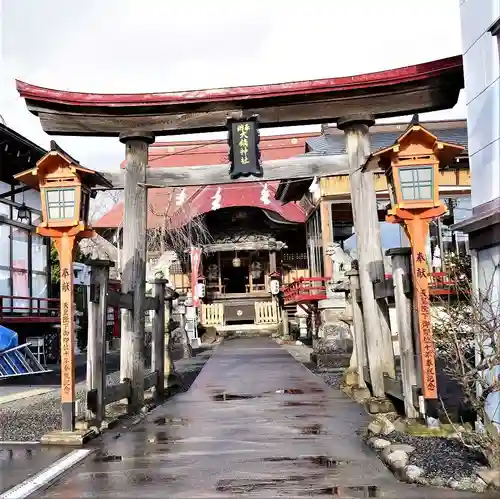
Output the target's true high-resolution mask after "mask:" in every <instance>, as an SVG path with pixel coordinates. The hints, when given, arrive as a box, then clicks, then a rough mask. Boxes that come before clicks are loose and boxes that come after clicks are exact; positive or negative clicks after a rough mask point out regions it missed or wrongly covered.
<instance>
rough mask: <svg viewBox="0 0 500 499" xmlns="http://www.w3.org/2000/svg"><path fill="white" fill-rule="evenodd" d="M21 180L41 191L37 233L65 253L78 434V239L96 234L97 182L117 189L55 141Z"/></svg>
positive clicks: (64, 309)
mask: <svg viewBox="0 0 500 499" xmlns="http://www.w3.org/2000/svg"><path fill="white" fill-rule="evenodd" d="M15 178H16V179H17V180H19V181H20V182H22V183H23V184H26V185H27V186H28V187H31V188H32V189H36V190H39V191H40V195H41V204H42V222H41V223H40V225H39V226H38V227H37V233H38V234H40V235H41V236H44V237H50V238H51V239H52V240H53V241H54V244H55V246H56V248H57V252H58V253H59V265H60V285H61V316H60V319H61V329H60V335H61V338H60V341H61V412H62V430H63V431H69V432H72V431H74V429H75V365H74V360H75V355H74V352H75V325H74V315H75V314H74V313H75V310H74V294H73V260H74V256H75V252H76V248H77V245H76V243H77V242H78V241H79V240H80V239H83V238H89V237H93V236H94V235H95V233H94V231H93V230H92V228H91V227H90V226H89V223H88V217H89V205H90V198H91V196H92V192H91V188H92V187H94V186H96V185H101V186H104V187H107V188H112V185H111V184H110V183H109V182H108V181H107V180H106V179H105V178H104V177H102V176H101V175H100V174H99V173H97V172H95V171H93V170H89V169H87V168H83V167H82V166H81V165H80V164H79V163H78V161H76V160H75V159H73V158H72V157H71V156H69V155H68V154H67V153H66V152H64V151H63V150H62V149H61V148H59V146H58V145H57V144H56V143H55V142H54V141H51V143H50V151H49V152H48V153H47V154H46V155H45V156H43V158H41V159H40V160H39V161H38V162H37V164H36V167H35V168H32V169H30V170H26V171H24V172H21V173H19V174H17V175H15Z"/></svg>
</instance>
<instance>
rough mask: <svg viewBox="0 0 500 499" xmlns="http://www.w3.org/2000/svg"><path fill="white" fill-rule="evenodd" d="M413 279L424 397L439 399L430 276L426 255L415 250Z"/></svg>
mask: <svg viewBox="0 0 500 499" xmlns="http://www.w3.org/2000/svg"><path fill="white" fill-rule="evenodd" d="M414 251H415V254H414V256H413V264H414V271H413V274H414V275H413V278H414V280H415V284H416V286H415V289H416V302H417V303H416V304H417V310H418V321H419V332H420V357H421V367H422V377H423V379H422V383H423V387H422V388H423V392H424V397H425V398H427V399H437V382H436V352H435V348H434V341H433V339H432V322H431V304H430V299H429V275H428V266H427V260H426V258H425V254H424V253H423V252H422V251H418V249H415V250H414Z"/></svg>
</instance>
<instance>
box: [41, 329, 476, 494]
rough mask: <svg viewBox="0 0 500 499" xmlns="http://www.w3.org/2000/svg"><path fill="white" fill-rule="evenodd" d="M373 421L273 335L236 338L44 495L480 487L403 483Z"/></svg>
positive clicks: (422, 491)
mask: <svg viewBox="0 0 500 499" xmlns="http://www.w3.org/2000/svg"><path fill="white" fill-rule="evenodd" d="M282 390H291V391H292V392H293V391H297V392H296V393H281V391H282ZM223 394H225V395H223ZM365 422H366V415H364V413H363V412H362V410H361V409H360V407H359V406H358V405H357V404H355V403H354V402H352V401H350V400H349V399H347V398H346V397H345V396H344V395H343V394H342V393H341V392H339V391H337V390H334V389H332V388H330V387H328V386H327V385H325V384H324V383H323V381H322V380H321V379H319V378H318V377H316V376H315V375H314V374H312V373H311V372H310V371H309V370H308V369H306V368H305V367H304V366H303V365H302V364H300V363H299V362H297V361H296V360H295V359H294V358H293V357H292V356H291V355H290V354H289V353H288V352H287V351H286V350H284V349H283V348H281V347H280V346H279V345H277V344H276V343H275V342H274V341H272V340H271V339H267V338H256V339H234V340H228V341H226V342H225V343H223V344H222V345H221V346H220V347H219V348H218V349H217V350H216V351H215V352H214V354H213V356H212V358H211V359H210V360H209V361H208V363H207V364H206V365H205V367H204V369H203V370H202V372H201V374H200V375H199V376H198V378H197V379H196V381H195V382H194V384H193V385H192V386H191V388H190V390H189V391H188V392H186V393H184V394H180V395H178V396H176V397H174V398H173V399H171V400H169V401H167V402H166V403H165V404H163V405H162V406H160V407H158V408H157V409H155V410H154V411H153V412H152V413H151V414H150V415H149V416H148V418H147V419H146V420H145V422H144V423H141V424H137V425H136V426H135V427H132V430H131V431H129V432H126V433H123V434H121V435H120V434H118V433H117V434H115V435H114V438H113V436H111V435H108V437H109V438H106V443H102V445H101V447H100V449H98V450H96V452H94V453H93V454H91V455H90V456H89V457H88V458H87V459H86V460H85V461H84V462H83V463H82V464H81V465H80V466H78V467H77V468H75V469H73V470H72V472H70V473H69V474H68V475H66V476H64V477H63V478H62V479H61V480H60V481H59V482H58V483H56V484H54V485H53V486H52V487H51V488H49V489H48V490H46V491H45V493H44V497H50V498H55V497H63V498H67V497H99V498H105V497H131V498H132V497H133V498H141V499H142V498H147V497H158V498H159V497H168V498H169V499H173V498H189V499H195V498H226V497H232V498H234V497H266V498H271V497H319V498H321V497H325V496H326V497H327V496H330V497H394V498H396V497H399V498H400V497H403V496H404V497H405V498H410V497H415V498H416V497H418V498H425V497H439V498H440V499H443V498H446V497H471V494H467V495H466V496H463V495H462V494H457V493H455V492H453V491H446V490H430V489H422V488H417V487H412V486H408V485H405V484H399V483H398V482H397V481H396V479H395V478H394V477H393V475H392V474H391V473H390V472H389V471H388V470H387V469H386V468H385V467H384V465H383V464H382V463H381V462H380V461H379V460H378V458H377V457H376V456H375V454H374V453H373V452H372V451H371V450H369V449H368V448H367V447H366V446H365V444H364V443H363V442H362V440H361V438H360V436H358V434H357V433H356V432H357V430H358V429H359V428H360V426H361V425H363V424H364V423H365ZM337 493H338V495H337V496H336V494H337Z"/></svg>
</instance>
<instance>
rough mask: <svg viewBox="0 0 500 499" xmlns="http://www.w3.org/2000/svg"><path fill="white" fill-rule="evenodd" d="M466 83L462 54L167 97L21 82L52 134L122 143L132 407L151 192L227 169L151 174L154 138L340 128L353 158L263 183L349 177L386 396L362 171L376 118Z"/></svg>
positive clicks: (290, 168) (423, 104)
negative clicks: (245, 126)
mask: <svg viewBox="0 0 500 499" xmlns="http://www.w3.org/2000/svg"><path fill="white" fill-rule="evenodd" d="M463 83H464V82H463V69H462V57H461V56H457V57H451V58H447V59H442V60H438V61H434V62H429V63H424V64H418V65H414V66H408V67H404V68H399V69H394V70H389V71H381V72H377V73H371V74H362V75H357V76H348V77H341V78H328V79H322V80H314V81H301V82H293V83H282V84H273V85H261V86H247V87H235V88H222V89H210V90H196V91H183V92H169V93H149V94H89V93H77V92H66V91H61V90H52V89H47V88H42V87H37V86H34V85H30V84H28V83H24V82H22V81H17V89H18V91H19V93H20V95H21V97H23V98H24V99H25V100H26V104H27V106H28V109H29V110H30V111H31V112H32V113H33V114H35V115H36V116H38V117H39V118H40V122H41V124H42V127H43V129H44V131H45V132H47V133H48V134H50V135H73V136H96V137H97V136H101V137H103V136H104V137H119V139H120V141H121V142H122V143H124V144H125V148H126V160H127V161H126V168H125V170H124V171H120V172H117V173H104V176H105V177H106V178H107V179H108V180H110V181H111V182H112V184H113V187H114V188H115V189H124V191H125V196H124V197H125V214H124V231H123V235H124V237H123V239H124V241H123V261H124V268H123V279H122V291H123V292H128V291H131V292H133V294H134V311H133V312H132V311H126V312H125V313H124V316H123V319H122V321H123V322H122V350H121V365H120V374H121V377H122V378H129V379H130V380H131V385H132V397H131V404H132V408H133V409H137V408H138V407H140V406H141V405H142V404H143V401H144V387H143V379H144V348H143V345H144V313H143V304H142V300H143V298H144V288H145V279H146V264H145V261H146V228H147V227H146V214H147V188H148V187H174V186H196V185H207V184H222V183H227V182H228V181H229V175H228V165H224V166H225V167H222V165H218V166H201V167H189V168H154V169H148V168H147V161H148V146H149V144H151V143H152V142H154V140H155V137H156V136H161V135H177V134H188V133H200V132H213V131H223V130H226V120H227V119H228V118H245V117H249V116H252V115H258V116H259V123H260V126H261V127H282V126H292V125H305V124H313V123H332V122H337V125H338V127H339V128H341V129H342V130H344V132H345V135H346V144H347V154H345V155H336V156H311V157H309V156H299V157H296V158H292V159H290V160H277V161H269V162H264V164H263V170H264V176H263V177H261V178H260V180H263V181H266V180H267V181H269V180H281V179H300V178H310V177H314V176H316V177H325V176H329V175H332V174H334V173H350V175H351V181H350V182H351V188H352V193H351V198H352V207H353V214H354V225H355V231H356V234H357V235H358V253H359V273H360V283H361V294H362V300H363V313H364V320H365V323H366V324H370V334H369V335H367V336H368V338H367V344H368V348H370V349H375V350H376V351H378V352H380V355H378V356H376V358H377V359H378V360H377V362H378V365H377V366H370V370H371V372H372V377H371V382H372V390H373V392H374V395H375V396H383V395H384V383H383V375H384V373H387V374H389V375H392V376H393V375H394V359H393V354H392V342H391V332H390V325H389V322H388V310H387V304H386V303H385V301H384V302H383V303H382V302H380V303H377V301H376V300H375V298H374V293H373V287H372V281H374V280H376V279H377V278H379V279H381V280H383V279H384V270H383V257H382V249H381V246H380V237H379V225H378V217H377V208H376V199H375V191H374V187H373V174H372V173H370V172H366V171H363V166H364V163H365V160H366V158H367V157H368V156H369V154H370V143H369V134H368V129H369V126H370V125H372V124H373V123H374V122H375V119H376V118H387V117H393V116H401V115H409V114H413V113H419V112H420V113H421V112H428V111H436V110H440V109H448V108H452V107H453V106H454V105H455V104H456V102H457V100H458V96H459V93H460V89H461V88H463ZM254 180H255V179H253V178H239V179H237V180H233V181H232V182H251V181H254ZM384 304H385V305H384Z"/></svg>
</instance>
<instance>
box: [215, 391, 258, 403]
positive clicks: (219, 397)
mask: <svg viewBox="0 0 500 499" xmlns="http://www.w3.org/2000/svg"><path fill="white" fill-rule="evenodd" d="M258 397H259V395H249V394H236V393H225V392H224V393H217V394H215V395H213V396H212V400H215V401H216V402H222V401H226V400H248V399H255V398H258Z"/></svg>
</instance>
